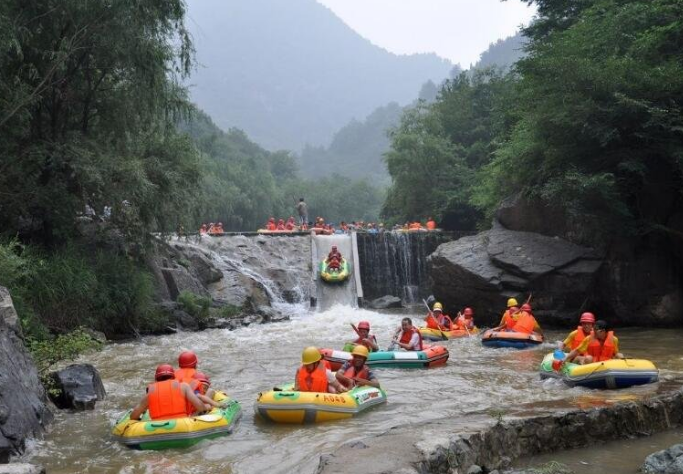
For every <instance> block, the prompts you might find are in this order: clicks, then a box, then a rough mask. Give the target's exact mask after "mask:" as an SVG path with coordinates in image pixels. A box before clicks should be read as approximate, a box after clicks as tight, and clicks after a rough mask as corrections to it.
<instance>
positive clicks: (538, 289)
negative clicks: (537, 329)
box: [429, 223, 602, 324]
mask: <svg viewBox="0 0 683 474" xmlns="http://www.w3.org/2000/svg"><path fill="white" fill-rule="evenodd" d="M601 265H602V260H600V259H599V258H598V257H597V256H596V255H595V253H594V252H593V251H592V249H589V248H586V247H581V246H578V245H575V244H572V243H571V242H568V241H566V240H563V239H560V238H557V237H548V236H543V235H540V234H533V233H530V232H518V231H512V230H508V229H505V228H504V227H503V226H502V225H500V224H499V223H494V226H493V228H492V229H491V230H489V231H486V232H483V233H480V234H478V235H475V236H471V237H463V238H461V239H459V240H456V241H453V242H448V243H446V244H442V245H441V246H439V247H438V248H437V250H436V252H434V253H433V254H432V255H430V257H429V269H430V276H431V279H432V281H433V289H434V295H435V296H436V297H437V299H438V300H439V301H442V302H443V303H445V304H446V306H447V308H458V309H459V308H463V307H465V306H474V308H475V313H476V314H475V318H476V320H477V321H478V322H479V323H480V324H484V323H486V324H495V323H497V322H498V321H499V319H500V314H501V312H502V310H503V309H504V308H505V302H506V299H507V298H509V297H516V298H518V299H519V300H522V301H524V300H526V299H527V295H528V294H529V293H531V294H533V295H534V298H533V299H532V301H531V303H532V306H535V307H536V308H537V309H538V310H537V311H534V315H535V316H536V317H537V318H538V319H539V320H540V322H541V323H543V322H544V321H545V322H548V321H551V322H564V321H565V320H567V321H573V319H575V316H576V313H577V312H578V311H579V309H580V307H581V305H582V304H583V303H584V301H585V299H586V292H587V291H588V290H589V289H590V288H591V285H592V283H593V282H594V281H595V279H596V276H597V274H598V272H599V270H600V268H601Z"/></svg>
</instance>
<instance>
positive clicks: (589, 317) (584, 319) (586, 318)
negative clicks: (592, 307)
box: [579, 312, 595, 324]
mask: <svg viewBox="0 0 683 474" xmlns="http://www.w3.org/2000/svg"><path fill="white" fill-rule="evenodd" d="M579 322H580V323H591V324H595V315H594V314H593V313H588V312H586V313H583V314H582V315H581V319H580V320H579Z"/></svg>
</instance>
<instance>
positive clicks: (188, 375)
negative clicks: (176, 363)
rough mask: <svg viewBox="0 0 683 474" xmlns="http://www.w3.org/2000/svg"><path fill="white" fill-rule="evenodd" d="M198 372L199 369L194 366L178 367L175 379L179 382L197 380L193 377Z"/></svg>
mask: <svg viewBox="0 0 683 474" xmlns="http://www.w3.org/2000/svg"><path fill="white" fill-rule="evenodd" d="M196 373H197V369H193V368H185V369H176V371H175V379H176V380H177V381H178V382H185V383H187V384H189V383H190V382H192V381H193V380H196V379H194V378H193V377H194V374H196Z"/></svg>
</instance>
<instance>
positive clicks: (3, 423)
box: [0, 287, 52, 463]
mask: <svg viewBox="0 0 683 474" xmlns="http://www.w3.org/2000/svg"><path fill="white" fill-rule="evenodd" d="M50 421H52V412H50V409H49V408H48V405H47V397H46V394H45V390H44V389H43V385H42V384H41V383H40V378H39V377H38V370H37V369H36V367H35V365H34V363H33V360H32V359H31V356H30V355H29V353H28V351H27V350H26V348H25V346H24V341H23V339H22V334H21V328H20V326H19V324H18V317H17V313H16V311H15V310H14V305H13V304H12V298H11V297H10V295H9V291H7V289H6V288H4V287H0V463H6V462H8V460H9V456H10V455H11V454H16V453H19V452H21V451H22V450H23V447H24V441H25V440H26V439H27V438H32V437H36V436H40V435H41V434H42V433H43V431H44V429H45V426H46V425H47V424H48V423H49V422H50Z"/></svg>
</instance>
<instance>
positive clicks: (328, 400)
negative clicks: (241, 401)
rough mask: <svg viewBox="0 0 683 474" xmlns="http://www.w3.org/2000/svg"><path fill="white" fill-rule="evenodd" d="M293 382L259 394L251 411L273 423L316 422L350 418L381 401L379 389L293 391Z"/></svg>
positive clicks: (381, 391)
mask: <svg viewBox="0 0 683 474" xmlns="http://www.w3.org/2000/svg"><path fill="white" fill-rule="evenodd" d="M293 388H294V384H288V385H284V386H283V387H282V388H281V389H277V390H270V391H268V392H264V393H259V395H258V398H257V399H256V404H255V405H254V410H255V411H256V413H257V414H258V415H259V416H261V418H263V419H264V420H268V421H273V422H275V423H299V424H300V423H320V422H323V421H334V420H343V419H345V418H351V417H352V416H354V415H357V414H358V413H360V412H362V411H365V410H367V409H368V408H370V407H373V406H375V405H379V404H381V403H385V402H386V401H387V394H386V393H385V392H384V390H382V389H381V388H375V387H369V386H364V387H355V388H353V389H351V390H350V391H348V392H345V393H341V394H331V393H318V392H294V391H293V390H292V389H293Z"/></svg>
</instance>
